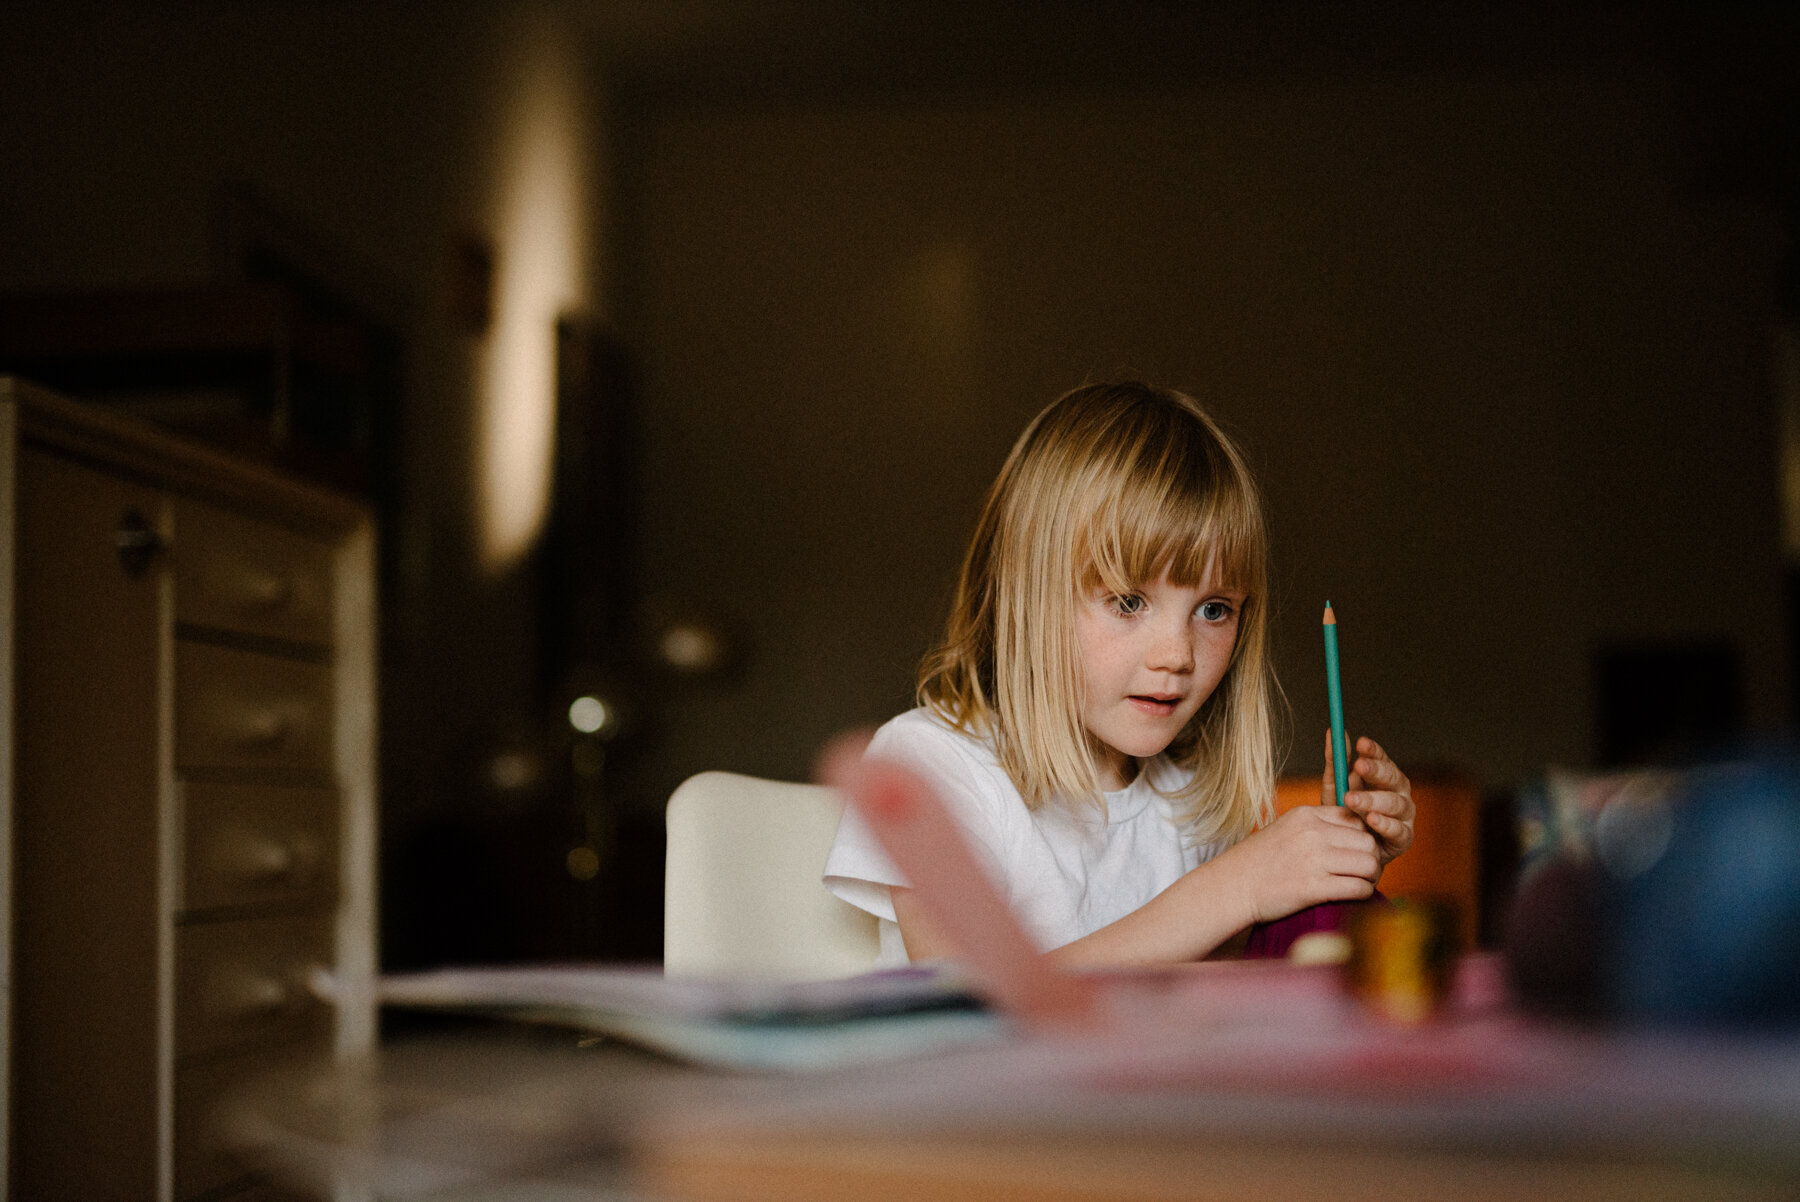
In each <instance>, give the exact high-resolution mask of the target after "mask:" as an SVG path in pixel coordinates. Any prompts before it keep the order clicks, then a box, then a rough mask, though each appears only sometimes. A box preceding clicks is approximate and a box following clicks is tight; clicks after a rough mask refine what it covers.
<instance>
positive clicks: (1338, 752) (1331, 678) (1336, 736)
mask: <svg viewBox="0 0 1800 1202" xmlns="http://www.w3.org/2000/svg"><path fill="white" fill-rule="evenodd" d="M1325 695H1326V698H1327V699H1328V700H1329V701H1330V702H1331V775H1332V778H1333V780H1334V781H1335V783H1336V784H1337V803H1338V804H1339V805H1343V804H1344V791H1345V790H1346V789H1348V788H1349V787H1350V755H1349V748H1347V747H1345V746H1344V686H1343V684H1342V682H1341V681H1339V680H1338V652H1337V615H1336V614H1334V613H1332V612H1331V602H1329V601H1327V602H1326V603H1325Z"/></svg>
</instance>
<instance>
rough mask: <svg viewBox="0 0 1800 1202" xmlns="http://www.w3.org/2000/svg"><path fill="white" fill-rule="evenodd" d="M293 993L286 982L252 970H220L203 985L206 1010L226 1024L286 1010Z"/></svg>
mask: <svg viewBox="0 0 1800 1202" xmlns="http://www.w3.org/2000/svg"><path fill="white" fill-rule="evenodd" d="M294 999H295V993H294V989H293V988H292V986H290V985H289V984H288V982H287V981H286V980H284V979H283V978H281V977H279V976H275V975H273V974H271V973H264V972H257V971H255V970H253V969H246V968H237V969H223V970H221V971H219V972H216V973H214V974H213V976H212V979H211V980H210V981H209V982H207V990H206V1009H207V1011H208V1013H210V1014H211V1015H212V1016H213V1017H214V1018H217V1019H221V1020H223V1021H226V1022H245V1021H250V1020H254V1019H261V1018H272V1017H274V1016H275V1015H277V1014H280V1013H282V1012H283V1011H284V1010H287V1009H288V1008H289V1007H290V1006H291V1005H292V1004H293V1002H294Z"/></svg>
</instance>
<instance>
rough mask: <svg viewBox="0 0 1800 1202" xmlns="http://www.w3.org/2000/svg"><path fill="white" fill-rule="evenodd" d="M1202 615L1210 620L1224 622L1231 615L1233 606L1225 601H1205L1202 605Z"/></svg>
mask: <svg viewBox="0 0 1800 1202" xmlns="http://www.w3.org/2000/svg"><path fill="white" fill-rule="evenodd" d="M1200 616H1201V617H1202V618H1204V619H1206V620H1207V621H1208V622H1223V621H1224V620H1225V619H1226V618H1229V617H1230V616H1231V606H1230V605H1229V604H1227V603H1226V602H1224V601H1205V602H1202V603H1201V605H1200Z"/></svg>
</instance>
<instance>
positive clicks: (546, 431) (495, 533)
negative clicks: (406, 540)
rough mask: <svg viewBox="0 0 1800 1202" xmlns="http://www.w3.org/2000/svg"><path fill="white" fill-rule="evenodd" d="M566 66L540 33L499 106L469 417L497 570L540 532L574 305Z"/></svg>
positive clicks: (583, 186)
mask: <svg viewBox="0 0 1800 1202" xmlns="http://www.w3.org/2000/svg"><path fill="white" fill-rule="evenodd" d="M579 84H580V78H579V69H578V64H577V63H576V62H575V61H574V60H573V59H572V57H571V52H570V50H569V49H568V39H559V38H557V37H556V36H555V35H554V32H553V31H552V30H550V29H547V28H538V29H536V30H535V31H534V36H533V37H532V38H531V40H530V41H529V43H528V52H527V54H526V56H525V58H524V60H523V69H522V71H521V73H520V74H519V76H518V84H517V91H516V93H515V94H514V96H513V97H512V98H511V109H510V117H509V120H508V122H507V124H506V126H505V129H504V137H505V148H504V149H503V151H502V153H501V157H500V165H501V170H500V175H499V188H498V195H497V197H496V206H495V210H494V217H493V231H494V244H495V274H494V306H493V314H494V316H493V325H492V327H491V329H490V332H489V344H488V346H487V348H486V359H485V363H484V365H483V371H482V376H481V380H480V385H479V390H480V391H479V395H478V400H477V418H476V451H475V454H476V463H475V469H476V488H477V490H478V496H477V498H476V504H477V530H478V533H479V538H480V553H481V561H482V566H483V568H485V569H486V570H487V571H489V572H490V573H498V572H502V571H505V570H506V569H508V568H510V567H512V566H514V565H515V564H517V563H518V561H519V560H520V558H521V557H522V556H523V555H524V554H525V553H526V552H527V551H528V550H530V548H531V544H532V542H533V540H534V539H536V537H537V535H538V532H539V530H540V529H541V528H542V526H543V523H544V516H545V510H546V508H547V506H548V503H549V496H550V471H551V464H552V457H553V454H554V433H555V424H556V341H555V331H556V319H557V317H558V315H559V314H561V313H563V312H566V311H568V310H571V309H575V308H581V307H584V306H585V305H586V304H587V303H588V301H589V300H590V299H591V298H590V297H589V296H588V295H587V286H588V275H589V271H588V253H589V246H588V238H587V237H586V232H585V231H586V230H587V228H588V227H589V225H590V223H591V222H593V221H594V219H595V218H594V214H593V213H592V212H591V211H590V205H591V200H592V198H591V197H590V195H589V189H588V186H587V185H588V179H587V171H586V169H585V167H586V157H585V156H586V155H588V154H589V153H591V147H592V146H593V145H594V144H596V143H597V131H594V130H593V129H592V128H591V121H590V119H589V112H588V102H587V100H586V99H585V95H584V92H583V89H582V88H581V87H580V86H579Z"/></svg>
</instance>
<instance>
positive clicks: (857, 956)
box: [663, 772, 878, 981]
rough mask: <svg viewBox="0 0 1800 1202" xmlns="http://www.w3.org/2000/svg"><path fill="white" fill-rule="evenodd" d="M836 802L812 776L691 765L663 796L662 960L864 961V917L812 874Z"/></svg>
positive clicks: (673, 972)
mask: <svg viewBox="0 0 1800 1202" xmlns="http://www.w3.org/2000/svg"><path fill="white" fill-rule="evenodd" d="M842 808H843V803H842V800H841V799H840V798H839V797H838V795H837V794H836V793H834V792H832V791H831V790H830V789H827V788H825V787H823V786H821V785H797V784H788V783H784V782H781V781H772V780H760V779H758V778H756V777H753V776H740V775H738V774H736V773H731V772H702V773H701V774H699V775H698V776H694V777H690V778H689V779H687V780H686V781H684V782H682V784H681V786H680V787H679V788H677V789H676V790H675V792H674V793H673V794H672V795H671V796H670V797H669V809H668V832H669V844H668V860H667V871H666V875H665V878H664V885H663V970H664V972H666V973H667V974H669V975H670V976H710V977H742V978H756V979H762V980H780V981H801V980H821V979H824V978H827V977H840V976H848V975H850V974H851V973H857V972H863V971H866V970H867V969H869V968H870V967H871V966H872V965H873V964H874V962H875V953H876V948H877V945H878V937H877V935H876V930H875V919H874V918H873V917H872V916H871V915H869V914H866V913H864V912H863V911H861V910H858V909H857V908H856V907H854V906H852V905H849V904H848V903H846V902H843V901H840V900H838V898H837V897H835V896H833V895H832V893H831V892H830V891H829V890H827V889H826V888H825V886H824V884H823V883H822V882H821V881H820V879H819V876H820V873H821V872H823V871H824V868H825V856H826V854H827V853H828V852H829V851H830V849H831V840H832V836H833V835H834V834H835V833H836V831H837V822H838V816H839V814H840V813H841V811H842Z"/></svg>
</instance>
